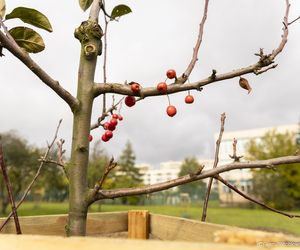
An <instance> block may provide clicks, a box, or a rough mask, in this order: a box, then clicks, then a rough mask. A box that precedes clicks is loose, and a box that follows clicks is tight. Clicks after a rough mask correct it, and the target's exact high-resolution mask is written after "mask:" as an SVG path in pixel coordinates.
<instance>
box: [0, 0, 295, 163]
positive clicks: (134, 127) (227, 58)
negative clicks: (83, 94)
mask: <svg viewBox="0 0 300 250" xmlns="http://www.w3.org/2000/svg"><path fill="white" fill-rule="evenodd" d="M6 2H7V12H10V11H11V10H12V9H13V8H14V7H17V6H26V7H33V8H36V9H38V10H40V11H41V12H44V13H47V16H48V17H49V19H50V21H51V23H52V25H53V29H54V32H53V33H51V34H50V33H47V32H44V31H40V33H41V34H42V35H43V37H44V40H45V43H46V46H47V48H46V50H45V51H44V52H42V53H40V54H38V55H33V58H34V59H35V60H36V61H37V62H38V63H40V65H41V66H42V67H43V68H45V69H47V70H48V72H49V73H50V75H51V76H52V77H53V78H55V79H57V80H59V81H60V83H61V84H62V85H63V86H64V87H65V88H66V89H67V90H69V91H70V92H71V93H72V94H76V77H77V69H78V59H79V49H80V47H79V42H78V41H77V40H75V39H74V37H73V31H74V29H75V27H77V26H79V24H80V22H81V21H83V20H85V19H86V18H87V15H88V13H83V12H82V11H81V9H80V8H79V6H78V1H77V0H73V1H50V0H48V1H27V0H23V1H21V0H7V1H6ZM106 2H107V9H108V11H110V10H111V8H112V7H113V6H115V5H117V4H120V3H125V4H128V5H129V6H130V7H131V8H132V10H133V13H131V14H130V15H128V16H126V17H124V18H122V19H121V20H120V22H118V23H112V24H111V25H110V27H109V29H110V30H109V36H108V39H109V45H108V46H109V55H108V80H109V81H114V82H124V81H125V80H128V81H137V82H140V83H141V84H142V85H143V86H154V85H156V84H157V83H158V82H159V81H162V80H164V79H165V71H166V70H167V69H169V68H174V69H176V70H177V72H179V73H182V72H183V71H184V70H185V68H186V66H187V64H188V63H189V60H190V58H191V53H192V49H193V45H194V43H195V39H196V36H197V30H198V24H199V21H200V19H201V15H202V9H203V4H204V1H203V0H201V1H200V0H198V1H196V0H189V1H183V0H163V1H161V0H160V1H158V0H152V1H147V0H139V1H130V0H123V1H121V2H119V1H115V0H107V1H106ZM291 4H292V6H291V13H290V17H291V19H294V18H296V17H298V16H299V15H300V1H299V0H298V1H297V0H291ZM284 11H285V1H284V0H263V1H262V0H222V1H221V0H219V1H211V3H210V5H209V13H208V20H207V24H206V27H205V34H204V39H203V45H202V47H201V49H200V54H199V61H198V64H197V66H196V68H195V70H194V72H193V73H192V75H191V77H190V80H191V81H196V80H199V79H202V78H205V77H207V76H209V75H210V73H211V70H212V69H217V70H218V72H219V73H224V72H227V71H230V70H232V69H236V68H240V67H243V66H247V65H249V64H252V63H255V62H256V61H257V57H255V56H254V53H256V52H258V50H259V48H264V49H265V51H266V52H271V51H272V49H274V48H275V47H276V46H277V45H278V43H279V41H280V36H281V33H282V30H281V29H282V17H283V14H284ZM16 23H17V24H20V23H19V22H11V21H10V22H7V26H9V27H13V26H14V25H15V24H16ZM299 43H300V22H298V23H294V24H293V25H292V26H291V27H290V36H289V41H288V44H287V47H286V49H285V50H284V52H283V53H282V54H280V55H279V56H278V58H277V60H276V62H277V63H278V64H279V66H278V68H277V69H275V70H272V71H269V72H267V73H265V74H263V75H260V76H255V75H248V76H246V77H247V79H248V80H249V82H250V83H251V85H252V88H253V92H252V94H250V95H247V93H246V92H245V91H244V90H242V89H240V88H239V86H238V78H235V79H230V80H227V81H224V82H218V83H216V84H214V85H209V86H207V87H205V88H204V90H203V92H201V93H199V92H193V94H194V96H195V99H196V100H195V103H194V104H193V105H186V104H185V103H184V97H185V95H186V93H180V94H176V95H172V96H171V102H172V104H173V105H175V106H176V107H177V109H178V114H177V115H176V116H175V117H174V118H169V117H167V116H166V114H165V109H166V106H167V98H166V97H165V96H163V97H154V98H149V99H145V100H144V101H142V102H139V103H138V104H137V105H136V106H134V107H133V108H130V109H129V108H127V107H124V108H123V109H122V115H123V116H124V120H123V121H122V122H121V124H120V125H119V126H118V128H117V130H116V132H115V134H114V138H113V139H112V140H111V141H110V142H109V143H106V144H104V145H103V147H104V148H105V149H106V151H107V152H108V153H109V154H113V155H115V156H116V157H117V156H118V155H119V154H120V151H121V150H122V148H123V147H124V145H125V143H126V141H127V140H130V141H131V142H132V144H133V147H134V150H135V152H136V155H137V162H139V163H142V162H147V163H151V164H153V165H157V164H158V163H159V162H161V161H168V160H182V159H183V158H184V157H186V156H192V155H194V156H197V157H203V158H212V157H213V148H214V141H213V134H214V133H216V132H217V131H218V129H219V117H220V114H221V113H222V112H226V114H227V122H226V130H227V131H231V130H237V129H249V128H255V127H265V126H272V125H281V124H288V123H296V122H298V119H299V115H300V109H299V104H300V99H299V95H300V81H299V71H298V70H299V65H300V62H299V60H300V59H299V58H300V49H299ZM4 53H5V57H2V58H0V76H1V78H0V79H1V80H0V132H5V131H8V130H11V129H14V130H18V131H19V134H20V135H21V136H23V137H25V138H26V139H27V140H28V141H29V142H30V143H31V144H34V145H37V146H44V145H45V140H46V139H50V138H51V137H52V135H53V131H54V129H55V127H56V125H57V122H58V120H59V119H60V118H63V119H64V121H63V125H62V129H61V131H60V137H63V138H64V139H65V140H66V141H67V148H66V149H67V152H70V147H69V146H70V140H71V132H72V131H71V130H72V116H71V112H70V111H69V108H68V106H67V105H66V104H65V103H64V102H63V101H62V100H60V99H59V97H57V96H56V94H55V93H54V92H53V91H52V90H50V89H49V88H48V87H47V86H46V85H44V84H43V83H41V82H40V81H39V80H38V79H37V77H36V76H34V75H33V74H32V73H31V72H30V71H29V70H28V69H27V68H25V67H24V66H23V65H22V63H21V62H19V61H18V60H17V59H15V58H14V57H13V56H11V55H10V53H9V52H7V51H4ZM101 79H102V65H101V61H99V66H98V69H97V81H101ZM94 110H95V111H94V115H93V116H94V120H95V119H96V117H97V115H99V113H100V110H101V99H100V98H98V99H97V100H96V101H95V109H94ZM101 134H102V131H101V130H97V131H93V132H92V135H93V136H94V138H96V139H97V138H100V137H101Z"/></svg>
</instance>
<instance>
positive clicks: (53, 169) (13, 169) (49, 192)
mask: <svg viewBox="0 0 300 250" xmlns="http://www.w3.org/2000/svg"><path fill="white" fill-rule="evenodd" d="M0 138H2V139H1V141H2V145H3V151H4V156H5V163H6V166H7V171H8V175H9V178H10V180H11V182H12V183H13V192H14V197H16V198H17V199H18V198H19V197H20V195H21V193H23V191H24V190H25V189H26V188H27V186H28V184H29V183H30V182H31V180H32V178H33V176H34V175H35V173H36V171H37V168H38V159H39V158H40V156H41V155H42V154H43V152H44V151H45V150H44V149H40V148H37V147H34V146H30V145H28V142H27V141H26V140H25V139H23V138H22V137H21V136H20V135H18V133H17V132H16V131H10V132H7V133H2V134H0ZM56 154H57V152H55V151H52V152H51V155H52V156H51V158H52V159H55V158H56ZM3 188H4V186H3V179H2V178H0V200H1V203H0V208H1V212H0V213H1V214H6V208H7V205H8V200H7V195H6V192H5V189H3ZM36 193H39V194H40V195H42V196H43V199H44V200H46V201H63V200H65V199H66V198H67V196H68V181H67V179H66V176H65V174H64V172H63V171H62V169H61V168H60V167H58V166H56V165H54V164H49V163H45V164H44V168H43V169H42V176H41V177H40V178H39V179H38V180H37V181H36V183H35V185H34V186H33V188H32V189H31V197H30V199H34V198H35V197H34V195H35V194H36ZM39 198H40V199H41V198H42V197H39Z"/></svg>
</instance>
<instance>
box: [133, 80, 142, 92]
mask: <svg viewBox="0 0 300 250" xmlns="http://www.w3.org/2000/svg"><path fill="white" fill-rule="evenodd" d="M131 90H132V92H133V93H138V92H139V91H140V90H141V86H140V85H139V84H138V83H136V82H135V83H133V84H131Z"/></svg>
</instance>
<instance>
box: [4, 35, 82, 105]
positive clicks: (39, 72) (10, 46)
mask: <svg viewBox="0 0 300 250" xmlns="http://www.w3.org/2000/svg"><path fill="white" fill-rule="evenodd" d="M0 43H1V46H2V47H4V48H6V49H7V50H9V51H10V52H11V53H12V54H13V55H14V56H15V57H17V58H18V59H19V60H20V61H21V62H23V63H24V64H25V65H26V66H27V67H28V68H29V69H30V70H31V71H32V72H33V73H34V74H35V75H36V76H37V77H38V78H40V79H41V80H42V82H44V83H45V84H46V85H47V86H48V87H50V88H51V89H52V90H54V92H56V94H58V95H59V96H60V97H61V98H62V99H63V100H64V101H66V103H67V104H68V105H69V106H70V108H71V110H72V111H74V110H76V109H77V108H78V107H79V101H78V100H77V98H75V97H74V96H72V95H71V94H70V93H69V92H68V91H67V90H65V89H64V88H63V87H62V86H61V85H60V84H59V82H58V81H56V80H54V79H52V78H51V76H49V75H48V74H47V73H46V72H45V71H44V70H43V69H42V68H41V67H40V66H39V65H38V64H37V63H36V62H35V61H34V60H33V59H32V58H31V57H30V56H29V54H28V53H26V52H24V51H23V50H22V49H21V48H20V47H19V46H18V45H17V44H16V43H15V42H12V41H11V40H10V39H9V38H8V37H7V36H6V35H5V34H4V33H3V32H2V31H1V30H0Z"/></svg>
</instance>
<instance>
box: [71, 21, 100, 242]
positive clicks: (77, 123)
mask: <svg viewBox="0 0 300 250" xmlns="http://www.w3.org/2000/svg"><path fill="white" fill-rule="evenodd" d="M75 36H76V38H78V39H79V40H80V42H81V56H80V65H79V72H78V88H77V99H78V100H79V102H80V105H79V108H78V109H77V110H75V111H74V112H73V115H74V119H73V137H72V152H71V161H70V168H69V181H70V185H69V219H68V227H67V235H69V236H84V235H85V228H86V217H87V211H88V206H89V204H88V202H87V199H86V197H87V193H88V182H87V169H88V159H89V134H90V125H91V114H92V105H93V100H94V93H93V84H94V75H95V67H96V63H97V55H98V50H99V49H101V48H100V38H101V36H102V31H101V28H100V27H99V26H98V24H97V23H96V22H92V21H86V22H83V23H82V24H81V25H80V27H79V28H78V29H76V31H75Z"/></svg>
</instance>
